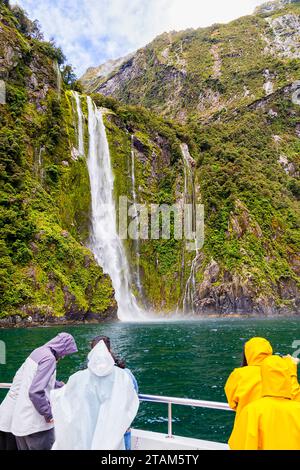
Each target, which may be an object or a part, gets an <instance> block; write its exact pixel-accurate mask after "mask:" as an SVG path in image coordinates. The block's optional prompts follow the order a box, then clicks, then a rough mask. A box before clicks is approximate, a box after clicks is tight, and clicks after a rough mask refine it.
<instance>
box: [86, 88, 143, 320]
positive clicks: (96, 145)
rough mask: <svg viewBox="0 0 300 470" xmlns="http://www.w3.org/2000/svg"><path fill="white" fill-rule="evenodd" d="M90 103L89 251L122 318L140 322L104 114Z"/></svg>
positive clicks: (140, 315) (141, 312) (139, 309)
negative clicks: (118, 218)
mask: <svg viewBox="0 0 300 470" xmlns="http://www.w3.org/2000/svg"><path fill="white" fill-rule="evenodd" d="M87 104H88V133H89V151H88V159H87V166H88V172H89V177H90V186H91V205H92V207H91V213H92V214H91V233H90V248H91V250H92V251H93V253H94V256H95V258H96V260H97V262H98V263H99V265H100V266H101V267H102V268H103V271H104V272H105V273H107V274H108V275H109V276H110V278H111V280H112V284H113V287H114V290H115V298H116V301H117V303H118V317H119V319H120V320H122V321H141V320H143V319H144V318H145V315H144V312H143V311H142V309H141V308H140V307H139V306H138V304H137V301H136V298H135V296H134V295H133V293H132V292H131V288H130V286H131V282H130V275H129V268H128V263H127V259H126V255H125V250H124V247H123V245H122V241H121V239H120V237H119V235H118V232H117V223H116V216H117V214H116V207H115V201H114V198H113V190H114V177H113V172H112V166H111V160H110V152H109V146H108V141H107V136H106V130H105V126H104V122H103V115H102V111H101V110H99V109H97V107H96V106H95V104H94V103H93V101H92V99H91V98H90V97H87Z"/></svg>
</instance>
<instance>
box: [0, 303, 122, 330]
mask: <svg viewBox="0 0 300 470" xmlns="http://www.w3.org/2000/svg"><path fill="white" fill-rule="evenodd" d="M111 321H118V317H117V310H116V309H115V308H111V309H109V310H107V311H106V312H105V314H102V315H97V314H94V313H87V314H80V313H78V312H76V313H75V314H68V315H66V316H63V317H55V316H42V315H40V314H38V313H35V314H34V315H32V316H30V315H29V316H27V317H21V316H20V315H11V316H9V317H5V318H1V319H0V329H3V328H37V327H41V326H43V327H51V326H64V325H66V326H73V325H84V324H91V325H92V324H100V323H107V322H111Z"/></svg>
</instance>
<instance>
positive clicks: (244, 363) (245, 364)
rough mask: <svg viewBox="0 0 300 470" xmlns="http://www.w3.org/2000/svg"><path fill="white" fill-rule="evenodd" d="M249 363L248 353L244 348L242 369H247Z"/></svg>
mask: <svg viewBox="0 0 300 470" xmlns="http://www.w3.org/2000/svg"><path fill="white" fill-rule="evenodd" d="M247 365H248V361H247V358H246V353H245V346H244V352H243V360H242V367H247Z"/></svg>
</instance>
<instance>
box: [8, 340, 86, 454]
mask: <svg viewBox="0 0 300 470" xmlns="http://www.w3.org/2000/svg"><path fill="white" fill-rule="evenodd" d="M76 352H77V346H76V343H75V340H74V338H73V336H71V335H70V334H68V333H60V334H58V335H57V336H56V337H55V338H53V339H52V340H51V341H49V342H48V343H46V344H45V345H44V346H42V347H40V348H38V349H35V350H34V351H33V352H32V353H31V354H30V356H29V357H28V358H27V359H26V361H25V362H24V363H23V365H22V366H21V367H20V369H19V370H18V371H17V373H16V375H15V377H14V380H13V384H12V386H11V388H10V390H9V392H8V394H7V396H6V398H5V400H4V401H3V402H2V404H1V405H0V431H2V432H5V433H11V434H13V435H14V436H15V437H16V442H17V447H18V449H19V450H50V449H51V447H52V445H53V443H54V422H53V416H52V411H51V406H50V401H49V397H50V392H51V390H53V389H55V388H60V387H62V386H63V385H64V384H63V382H58V381H57V380H56V364H57V361H58V360H59V359H61V358H63V357H64V356H68V355H70V354H73V353H76Z"/></svg>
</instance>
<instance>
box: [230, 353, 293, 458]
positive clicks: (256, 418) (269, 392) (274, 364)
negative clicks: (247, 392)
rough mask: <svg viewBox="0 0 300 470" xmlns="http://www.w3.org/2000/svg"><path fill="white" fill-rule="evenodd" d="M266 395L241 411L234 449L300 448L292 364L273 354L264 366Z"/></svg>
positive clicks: (263, 377) (234, 431) (233, 443)
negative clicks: (293, 396)
mask: <svg viewBox="0 0 300 470" xmlns="http://www.w3.org/2000/svg"><path fill="white" fill-rule="evenodd" d="M261 377H262V398H260V399H259V400H255V401H254V402H252V403H250V404H249V405H247V406H246V407H244V409H243V410H242V411H241V413H240V414H239V417H238V418H237V420H236V423H235V427H234V430H233V433H232V435H231V437H230V439H229V447H230V449H232V450H300V403H299V402H297V401H293V400H292V378H291V373H290V368H289V364H288V363H287V361H286V360H285V359H283V358H281V357H279V356H270V357H268V358H267V359H265V360H264V361H263V363H262V365H261Z"/></svg>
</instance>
